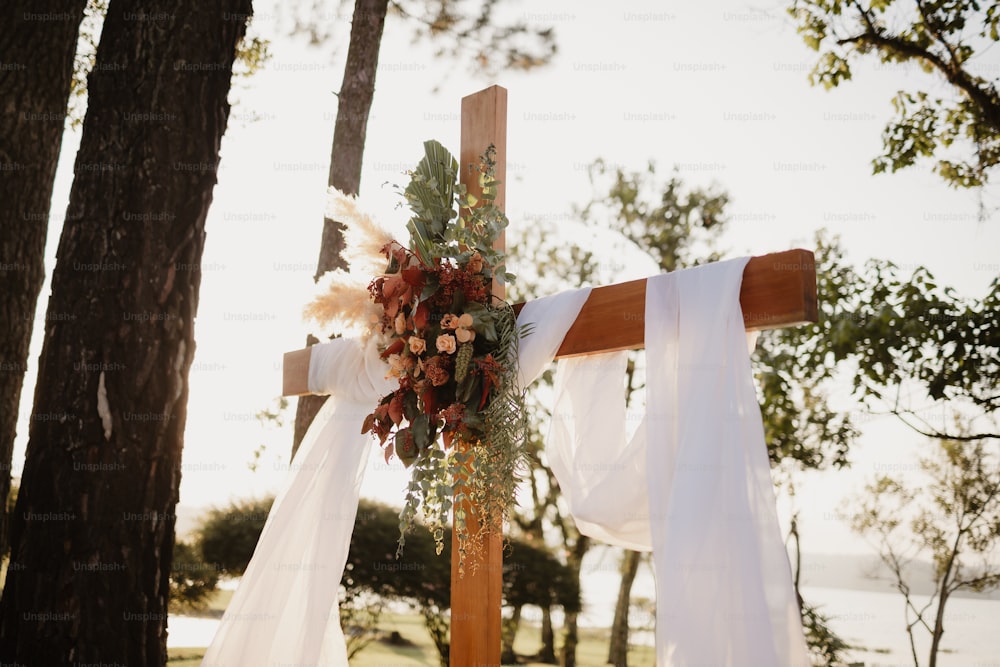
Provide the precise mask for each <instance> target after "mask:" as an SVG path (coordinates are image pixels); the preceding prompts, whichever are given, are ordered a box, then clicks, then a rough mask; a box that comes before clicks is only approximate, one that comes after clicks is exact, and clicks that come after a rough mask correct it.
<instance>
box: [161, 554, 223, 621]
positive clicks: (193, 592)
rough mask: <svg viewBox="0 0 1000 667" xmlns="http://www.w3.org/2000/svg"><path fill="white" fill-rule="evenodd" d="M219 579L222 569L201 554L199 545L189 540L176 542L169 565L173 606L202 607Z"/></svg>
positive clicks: (175, 608)
mask: <svg viewBox="0 0 1000 667" xmlns="http://www.w3.org/2000/svg"><path fill="white" fill-rule="evenodd" d="M218 583H219V571H218V569H217V568H216V566H215V565H214V564H212V563H208V562H206V561H205V559H204V558H203V557H202V555H201V552H200V551H199V549H198V547H197V546H195V545H192V544H188V543H187V542H181V541H178V542H175V543H174V556H173V561H172V562H171V565H170V610H171V611H173V612H185V611H200V610H202V609H205V607H206V606H208V599H209V597H210V596H211V594H212V593H214V592H215V587H216V585H218Z"/></svg>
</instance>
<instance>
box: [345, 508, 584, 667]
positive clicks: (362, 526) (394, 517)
mask: <svg viewBox="0 0 1000 667" xmlns="http://www.w3.org/2000/svg"><path fill="white" fill-rule="evenodd" d="M398 531H399V518H398V512H397V511H396V510H394V509H392V508H390V507H388V506H386V505H383V504H380V503H376V502H373V501H369V500H364V499H362V500H361V502H360V504H359V506H358V516H357V519H356V521H355V526H354V536H353V537H352V538H351V549H350V552H349V553H348V557H347V566H346V568H345V571H344V578H343V580H342V582H341V583H342V585H343V586H344V590H345V594H346V596H347V597H348V598H351V597H352V596H356V595H359V594H362V593H371V594H375V595H377V596H379V597H381V598H385V599H403V600H407V601H409V602H411V603H413V604H415V605H416V606H417V607H418V608H419V609H420V611H421V614H422V615H423V616H424V619H425V624H426V625H427V630H428V632H429V633H430V634H431V637H432V638H433V639H434V641H435V644H436V646H437V647H438V651H439V653H440V654H441V656H442V659H443V660H445V662H444V663H443V664H447V650H448V631H449V623H448V619H447V615H446V614H445V612H446V610H447V609H448V608H449V607H450V606H451V597H450V594H451V550H450V549H446V550H445V551H444V552H443V553H442V554H440V555H438V554H437V549H436V546H435V541H434V537H433V536H432V535H431V534H430V533H428V532H427V531H423V530H418V531H414V532H413V533H412V534H411V535H410V537H409V538H408V539H407V543H406V550H405V551H404V552H403V553H402V554H401V555H399V556H398V557H397V555H396V549H395V542H396V537H397V535H398ZM441 537H442V538H443V540H444V541H445V542H446V543H450V542H451V530H450V529H447V528H445V529H443V534H442V536H441ZM503 584H504V588H503V595H504V600H505V604H507V605H525V604H533V605H538V606H544V607H549V606H552V605H561V606H562V607H563V608H564V609H566V610H567V611H575V610H578V609H579V608H580V591H579V586H578V582H577V581H575V580H574V579H573V578H572V577H571V576H570V575H569V572H568V570H567V568H566V566H565V565H563V564H561V563H560V562H559V561H558V560H557V559H556V558H555V557H554V556H553V555H552V554H551V552H549V551H548V550H547V549H545V548H542V547H539V546H535V545H532V544H529V543H526V542H523V541H520V540H510V541H509V543H508V545H507V550H506V553H505V558H504V576H503Z"/></svg>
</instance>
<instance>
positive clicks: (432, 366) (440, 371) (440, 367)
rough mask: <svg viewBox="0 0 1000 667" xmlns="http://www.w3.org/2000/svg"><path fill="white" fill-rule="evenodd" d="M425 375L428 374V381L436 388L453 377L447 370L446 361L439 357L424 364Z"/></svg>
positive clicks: (432, 358)
mask: <svg viewBox="0 0 1000 667" xmlns="http://www.w3.org/2000/svg"><path fill="white" fill-rule="evenodd" d="M424 373H426V374H427V379H428V380H430V381H431V384H432V385H434V386H435V387H440V386H441V385H443V384H444V383H446V382H447V381H448V379H449V378H450V377H451V374H450V373H449V372H448V369H447V368H446V364H445V360H444V359H442V358H441V357H437V356H435V357H431V358H430V359H428V360H427V361H426V362H424Z"/></svg>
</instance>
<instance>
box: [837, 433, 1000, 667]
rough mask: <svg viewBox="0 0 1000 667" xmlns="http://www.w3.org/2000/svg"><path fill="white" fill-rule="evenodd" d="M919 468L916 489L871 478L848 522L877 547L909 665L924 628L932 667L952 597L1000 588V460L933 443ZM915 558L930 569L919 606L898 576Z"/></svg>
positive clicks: (990, 453) (975, 448)
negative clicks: (901, 616)
mask: <svg viewBox="0 0 1000 667" xmlns="http://www.w3.org/2000/svg"><path fill="white" fill-rule="evenodd" d="M920 467H921V470H922V472H923V473H924V476H925V477H924V479H925V480H926V482H925V483H923V484H920V483H916V484H915V483H913V482H912V481H911V480H901V479H898V478H893V477H890V476H887V475H880V476H878V477H877V478H875V479H874V480H873V481H872V482H871V483H870V484H868V486H867V487H866V490H865V491H866V492H865V495H864V496H862V497H860V498H858V500H857V507H858V509H856V510H855V511H854V512H853V514H852V515H851V517H850V518H851V526H852V528H853V529H854V530H855V531H857V532H858V533H861V534H863V535H867V536H869V537H870V538H872V539H873V540H874V541H875V542H876V544H877V547H878V550H879V556H880V557H881V558H882V560H883V562H884V563H885V564H886V565H888V566H889V569H890V570H891V571H892V573H893V575H894V577H895V582H894V583H895V585H896V588H897V589H898V590H899V592H900V593H901V594H902V595H903V597H904V600H905V616H906V629H907V633H908V634H909V638H910V646H911V650H912V652H913V659H914V663H915V664H919V660H918V659H917V654H916V641H915V636H914V635H915V632H914V631H915V630H916V629H918V628H923V629H924V630H926V631H927V632H928V633H929V634H930V636H931V647H930V656H929V664H930V665H934V664H935V661H936V658H937V651H938V648H939V642H940V639H941V636H942V634H943V633H944V631H945V627H944V622H945V615H944V610H945V605H946V604H947V602H948V600H949V598H950V597H951V595H952V594H954V593H955V592H957V591H959V590H963V589H967V590H973V591H984V590H989V589H992V588H996V587H997V586H1000V568H998V566H997V564H996V562H995V559H994V557H993V554H994V552H995V549H996V548H997V546H998V545H1000V456H998V453H997V451H996V450H995V449H994V448H989V447H987V445H986V443H985V441H983V440H969V441H961V442H959V441H954V440H939V441H936V447H935V448H934V451H933V453H932V454H930V455H928V456H925V457H923V458H922V459H921V461H920ZM921 481H923V480H921ZM916 558H927V559H929V560H931V562H932V563H933V564H934V587H935V591H934V594H933V595H932V596H931V597H930V599H929V600H928V601H927V602H926V603H925V604H921V603H920V602H918V601H917V600H916V599H915V598H914V597H913V596H912V595H911V583H910V582H909V581H908V580H907V577H906V572H905V568H906V566H907V564H908V563H909V562H911V561H912V560H914V559H916Z"/></svg>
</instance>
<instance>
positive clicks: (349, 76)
mask: <svg viewBox="0 0 1000 667" xmlns="http://www.w3.org/2000/svg"><path fill="white" fill-rule="evenodd" d="M388 9H389V0H355V3H354V19H353V23H352V24H351V42H350V45H349V46H348V49H347V63H346V64H345V66H344V80H343V82H342V83H341V85H340V94H339V95H338V98H337V99H338V104H337V120H336V121H335V123H334V128H333V146H332V147H331V149H330V175H329V177H328V178H327V185H329V186H330V187H334V188H337V189H338V190H340V191H341V192H344V193H346V194H349V195H356V194H358V192H360V189H361V159H362V157H363V156H364V152H365V138H366V136H367V134H368V114H369V111H370V110H371V106H372V98H373V97H374V96H375V75H376V73H377V72H378V54H379V48H380V47H381V44H382V30H383V28H384V27H385V15H386V12H387V11H388ZM343 247H344V226H343V225H342V224H341V223H340V222H337V221H336V220H331V219H330V218H325V219H324V220H323V237H322V240H321V242H320V246H319V260H318V261H317V264H316V275H315V277H314V278H315V280H319V279H320V277H322V276H323V274H324V273H326V272H327V271H333V270H335V269H338V268H346V267H345V265H344V262H343V260H342V259H341V257H340V251H341V250H342V249H343ZM317 342H319V341H318V340H317V339H315V338H313V337H312V336H310V337H309V338H308V339H307V340H306V345H307V346H308V345H314V344H316V343H317ZM325 401H326V397H325V396H302V397H300V398H299V401H298V405H297V406H296V408H295V431H294V435H293V436H292V456H293V457H294V456H295V452H296V451H298V449H299V444H301V442H302V438H303V437H305V434H306V431H307V430H309V425H310V424H312V421H313V419H314V418H315V417H316V413H318V412H319V409H320V408H321V407H323V403H324V402H325Z"/></svg>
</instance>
